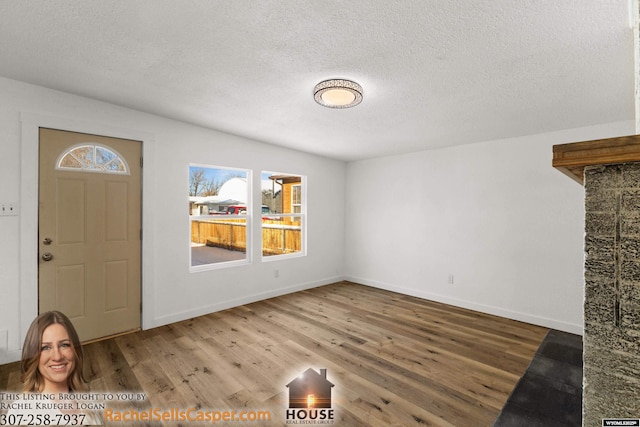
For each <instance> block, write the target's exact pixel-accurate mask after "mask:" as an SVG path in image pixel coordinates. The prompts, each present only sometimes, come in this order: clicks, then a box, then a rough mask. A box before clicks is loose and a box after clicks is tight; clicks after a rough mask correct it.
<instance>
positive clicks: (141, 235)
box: [140, 228, 142, 240]
mask: <svg viewBox="0 0 640 427" xmlns="http://www.w3.org/2000/svg"><path fill="white" fill-rule="evenodd" d="M140 240H142V228H141V229H140Z"/></svg>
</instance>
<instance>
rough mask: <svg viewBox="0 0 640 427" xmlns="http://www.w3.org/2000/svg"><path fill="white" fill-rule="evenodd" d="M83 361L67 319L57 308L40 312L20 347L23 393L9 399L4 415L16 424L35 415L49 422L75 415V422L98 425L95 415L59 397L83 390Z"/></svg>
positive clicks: (84, 386) (72, 329)
mask: <svg viewBox="0 0 640 427" xmlns="http://www.w3.org/2000/svg"><path fill="white" fill-rule="evenodd" d="M83 363H84V354H83V351H82V345H81V344H80V339H79V338H78V333H77V332H76V330H75V328H74V326H73V324H72V323H71V321H70V320H69V318H68V317H67V316H65V315H64V314H63V313H61V312H59V311H48V312H45V313H42V314H40V315H39V316H38V317H36V318H35V319H34V321H33V322H32V323H31V326H30V327H29V330H28V331H27V335H26V337H25V341H24V346H23V347H22V362H21V370H22V376H21V380H22V383H23V392H25V393H24V394H23V395H22V399H20V400H18V401H16V402H13V405H12V406H10V410H9V412H8V413H7V416H8V417H13V418H10V420H11V419H12V420H17V421H20V422H18V423H17V424H21V423H22V422H24V421H27V420H29V417H33V416H37V415H40V416H46V417H49V418H48V419H49V420H50V421H51V419H52V417H54V418H55V417H57V419H58V421H59V420H61V419H67V418H68V419H69V420H70V419H71V417H75V419H77V421H78V422H77V423H76V424H83V425H96V424H101V419H100V417H99V415H98V414H95V413H87V412H86V411H79V410H78V408H79V407H78V404H77V402H76V401H74V400H69V399H61V398H60V396H68V395H69V393H70V392H78V391H84V390H86V388H87V387H86V383H87V382H86V380H85V378H84V376H83V373H82V372H83V371H82V368H83ZM33 400H36V401H38V402H35V403H34V402H32V401H33ZM65 417H67V418H65ZM10 422H11V421H10ZM11 423H13V422H11Z"/></svg>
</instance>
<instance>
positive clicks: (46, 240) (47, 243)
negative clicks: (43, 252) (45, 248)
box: [42, 237, 53, 245]
mask: <svg viewBox="0 0 640 427" xmlns="http://www.w3.org/2000/svg"><path fill="white" fill-rule="evenodd" d="M51 242H53V240H51V239H50V238H49V237H45V238H44V239H42V244H43V245H50V244H51Z"/></svg>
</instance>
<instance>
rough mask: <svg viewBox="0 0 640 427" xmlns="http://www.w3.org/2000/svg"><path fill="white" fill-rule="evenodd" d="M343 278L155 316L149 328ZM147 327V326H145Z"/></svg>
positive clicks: (308, 283)
mask: <svg viewBox="0 0 640 427" xmlns="http://www.w3.org/2000/svg"><path fill="white" fill-rule="evenodd" d="M341 280H344V277H343V276H336V277H331V278H327V279H323V280H319V281H315V282H307V283H301V284H298V285H294V286H289V287H286V288H279V289H273V290H270V291H267V292H260V293H257V294H253V295H248V296H245V297H242V298H236V299H232V300H227V301H223V302H217V303H215V304H208V305H203V306H200V307H197V308H194V309H192V310H184V311H181V312H177V313H171V314H168V315H165V316H160V317H156V318H155V319H154V320H153V325H151V327H150V328H155V327H158V326H164V325H168V324H170V323H175V322H181V321H183V320H187V319H191V318H193V317H198V316H204V315H205V314H210V313H215V312H216V311H222V310H226V309H229V308H233V307H238V306H241V305H245V304H250V303H252V302H257V301H262V300H265V299H269V298H274V297H278V296H281V295H286V294H290V293H293V292H297V291H302V290H305V289H311V288H317V287H319V286H324V285H329V284H331V283H335V282H339V281H341ZM145 329H147V328H145Z"/></svg>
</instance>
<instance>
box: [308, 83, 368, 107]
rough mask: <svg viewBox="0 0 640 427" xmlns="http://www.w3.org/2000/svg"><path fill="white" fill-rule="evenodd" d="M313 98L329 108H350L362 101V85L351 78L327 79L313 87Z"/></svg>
mask: <svg viewBox="0 0 640 427" xmlns="http://www.w3.org/2000/svg"><path fill="white" fill-rule="evenodd" d="M313 98H314V99H315V100H316V102H317V103H318V104H320V105H323V106H325V107H329V108H350V107H355V106H356V105H358V104H360V103H361V102H362V86H360V85H359V84H358V83H356V82H352V81H351V80H343V79H332V80H325V81H323V82H320V83H318V84H317V85H316V87H315V88H314V89H313Z"/></svg>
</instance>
